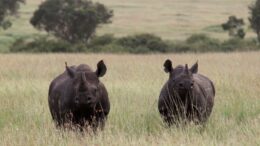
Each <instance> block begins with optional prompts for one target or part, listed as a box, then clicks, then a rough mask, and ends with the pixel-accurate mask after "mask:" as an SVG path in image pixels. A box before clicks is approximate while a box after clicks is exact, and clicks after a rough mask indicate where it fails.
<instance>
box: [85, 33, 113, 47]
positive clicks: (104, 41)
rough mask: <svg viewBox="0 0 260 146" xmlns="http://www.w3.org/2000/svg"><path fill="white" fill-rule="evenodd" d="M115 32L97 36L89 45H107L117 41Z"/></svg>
mask: <svg viewBox="0 0 260 146" xmlns="http://www.w3.org/2000/svg"><path fill="white" fill-rule="evenodd" d="M115 40H116V39H115V38H114V35H113V34H104V35H102V36H95V37H94V38H93V39H92V40H91V41H90V42H89V45H88V46H89V47H96V46H105V45H108V44H111V43H113V42H114V41H115Z"/></svg>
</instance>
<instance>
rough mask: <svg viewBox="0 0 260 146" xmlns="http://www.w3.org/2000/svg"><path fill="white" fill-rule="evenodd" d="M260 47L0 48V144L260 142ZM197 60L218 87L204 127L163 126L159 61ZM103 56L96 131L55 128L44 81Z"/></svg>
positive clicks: (163, 78)
mask: <svg viewBox="0 0 260 146" xmlns="http://www.w3.org/2000/svg"><path fill="white" fill-rule="evenodd" d="M259 56H260V52H251V53H229V54H224V53H216V54H211V53H205V54H164V55H160V54H155V55H136V56H135V55H127V54H125V55H109V54H88V55H84V54H42V55H35V54H4V55H0V62H1V65H0V83H1V84H0V85H1V86H0V101H1V102H0V145H3V146H16V145H20V146H24V145H27V146H30V145H42V146H46V145H55V146H56V145H57V146H64V145H68V146H71V145H80V146H82V145H95V146H102V145H104V146H107V145H113V146H114V145H119V146H122V145H149V146H150V145H169V146H170V145H204V146H208V145H241V146H244V145H250V146H253V145H260V141H259V136H260V99H259V94H260V84H259V83H260V78H259V76H260V68H259V66H260V57H259ZM167 58H171V59H172V60H173V64H174V66H175V65H177V64H185V63H189V64H193V63H194V62H195V61H196V60H199V72H200V73H202V74H205V75H207V76H208V77H209V78H211V79H212V80H213V81H214V83H215V86H216V98H215V106H214V108H213V112H212V115H211V117H210V119H209V121H208V123H207V125H206V127H204V128H203V127H200V126H196V125H192V124H190V125H187V126H186V127H179V128H177V127H174V126H173V127H172V128H170V129H168V128H166V127H165V126H164V124H163V122H162V119H161V117H160V115H159V112H158V110H157V101H158V96H159V93H160V90H161V88H162V86H163V84H164V82H165V81H166V80H167V78H168V76H167V74H166V73H164V71H163V62H164V61H165V59H167ZM100 59H104V61H105V63H106V64H107V67H108V71H107V74H106V75H105V76H104V77H103V78H101V81H102V82H103V83H104V84H105V85H106V87H107V90H108V92H109V97H110V102H111V111H110V114H109V117H108V121H107V123H106V127H105V129H104V131H102V132H98V134H97V135H89V134H83V135H82V134H81V133H77V132H72V131H61V130H57V129H56V128H55V126H54V123H53V122H52V119H51V116H50V112H49V109H48V104H47V93H48V86H49V83H50V81H51V80H52V79H53V78H54V77H55V76H57V75H58V74H60V73H61V72H63V71H64V69H65V67H64V66H65V65H64V62H65V61H67V62H68V64H69V65H72V64H80V63H87V64H89V65H90V66H92V67H93V69H95V67H96V63H97V62H98V61H99V60H100Z"/></svg>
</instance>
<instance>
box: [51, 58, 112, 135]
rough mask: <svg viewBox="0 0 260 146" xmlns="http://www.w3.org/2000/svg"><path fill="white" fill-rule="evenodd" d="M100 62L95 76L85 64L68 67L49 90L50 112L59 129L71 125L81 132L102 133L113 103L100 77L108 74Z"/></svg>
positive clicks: (52, 83)
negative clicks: (89, 128)
mask: <svg viewBox="0 0 260 146" xmlns="http://www.w3.org/2000/svg"><path fill="white" fill-rule="evenodd" d="M106 70H107V68H106V65H105V64H104V62H103V61H102V60H101V61H99V63H98V64H97V70H96V71H95V72H93V71H92V70H91V68H90V67H89V66H88V65H86V64H81V65H79V66H71V67H68V66H67V63H66V71H65V72H63V73H62V74H60V75H59V76H58V77H56V78H55V79H54V80H53V81H52V82H51V84H50V87H49V98H48V101H49V108H50V112H51V115H52V118H53V120H54V121H55V122H56V124H57V126H58V127H62V126H63V127H64V126H66V125H72V126H76V127H78V128H80V129H81V130H82V129H83V128H84V127H91V129H93V130H96V129H97V128H98V127H100V128H101V129H103V127H104V125H105V121H106V119H107V116H108V113H109V110H110V102H109V99H108V93H107V90H106V88H105V86H104V84H103V83H102V82H100V81H99V77H102V76H104V75H105V73H106Z"/></svg>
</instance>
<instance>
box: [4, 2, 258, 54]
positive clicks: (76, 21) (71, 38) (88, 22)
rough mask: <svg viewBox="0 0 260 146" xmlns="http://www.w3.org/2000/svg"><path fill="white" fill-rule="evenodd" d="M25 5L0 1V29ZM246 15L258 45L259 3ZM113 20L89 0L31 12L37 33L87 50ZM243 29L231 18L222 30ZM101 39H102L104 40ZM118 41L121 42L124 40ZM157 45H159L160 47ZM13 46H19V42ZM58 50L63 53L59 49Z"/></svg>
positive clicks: (239, 34)
mask: <svg viewBox="0 0 260 146" xmlns="http://www.w3.org/2000/svg"><path fill="white" fill-rule="evenodd" d="M24 3H25V0H0V27H2V28H3V29H4V30H5V29H8V28H10V27H11V26H12V22H11V21H10V20H9V19H8V18H9V16H13V15H16V14H17V13H18V9H19V8H20V5H22V4H24ZM249 11H250V16H249V18H248V19H249V22H250V27H251V28H252V29H253V30H254V32H255V33H256V34H257V38H258V42H260V0H257V1H256V2H255V3H254V4H252V5H250V6H249ZM112 17H113V10H111V9H109V8H107V7H106V6H105V5H104V4H101V3H98V2H92V1H91V0H46V1H44V2H42V3H41V4H40V6H39V8H38V9H37V10H36V11H35V12H34V14H33V16H32V18H31V19H30V23H31V24H32V25H33V26H34V27H35V28H36V29H38V30H40V31H45V32H47V33H48V34H50V36H54V38H57V39H58V40H59V42H64V43H68V44H70V45H78V44H80V45H85V46H87V47H91V46H92V47H93V48H96V49H97V48H98V47H97V46H93V41H95V39H94V38H96V36H95V32H96V29H97V28H98V27H99V26H101V25H103V24H108V23H111V22H112V20H111V18H112ZM244 25H245V23H244V21H243V19H239V18H237V17H236V16H230V17H229V19H228V21H227V22H225V23H223V24H222V25H221V26H222V28H223V30H226V31H228V32H229V35H230V36H231V37H234V38H244V37H245V35H246V34H245V31H244V29H243V27H244ZM132 37H135V36H132ZM154 37H157V36H154ZM105 38H107V37H105ZM101 39H104V37H103V38H101ZM110 39H111V38H110ZM113 39H114V38H113ZM135 39H136V37H135ZM148 39H149V37H148ZM153 39H154V38H152V40H153ZM96 40H97V38H96ZM119 40H123V38H122V39H119ZM157 40H158V39H157ZM44 41H46V43H48V42H49V40H48V39H45V40H44ZM108 41H109V40H108ZM131 41H132V40H131ZM135 41H136V40H135ZM138 41H141V40H138ZM160 41H162V40H160ZM160 41H159V44H162V43H161V42H160ZM20 42H21V41H20ZM117 42H120V41H117ZM16 43H18V44H19V40H18V42H16ZM157 43H158V42H157ZM119 44H120V43H119ZM98 45H100V44H98ZM36 46H37V44H36ZM159 46H160V47H161V46H166V45H159ZM122 47H124V45H122ZM60 49H61V51H62V47H61V48H60ZM159 50H160V49H159ZM161 50H163V49H161ZM64 51H66V50H64Z"/></svg>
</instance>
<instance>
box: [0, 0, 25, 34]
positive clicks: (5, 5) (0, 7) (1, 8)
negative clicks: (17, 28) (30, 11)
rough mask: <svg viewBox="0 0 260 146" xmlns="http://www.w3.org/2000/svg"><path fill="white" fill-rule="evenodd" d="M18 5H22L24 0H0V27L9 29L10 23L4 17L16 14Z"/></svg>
mask: <svg viewBox="0 0 260 146" xmlns="http://www.w3.org/2000/svg"><path fill="white" fill-rule="evenodd" d="M20 3H24V0H0V27H2V28H3V29H8V28H9V27H11V25H12V23H11V22H10V21H9V20H8V19H7V18H6V17H7V16H10V15H15V14H17V10H18V9H19V6H20Z"/></svg>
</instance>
